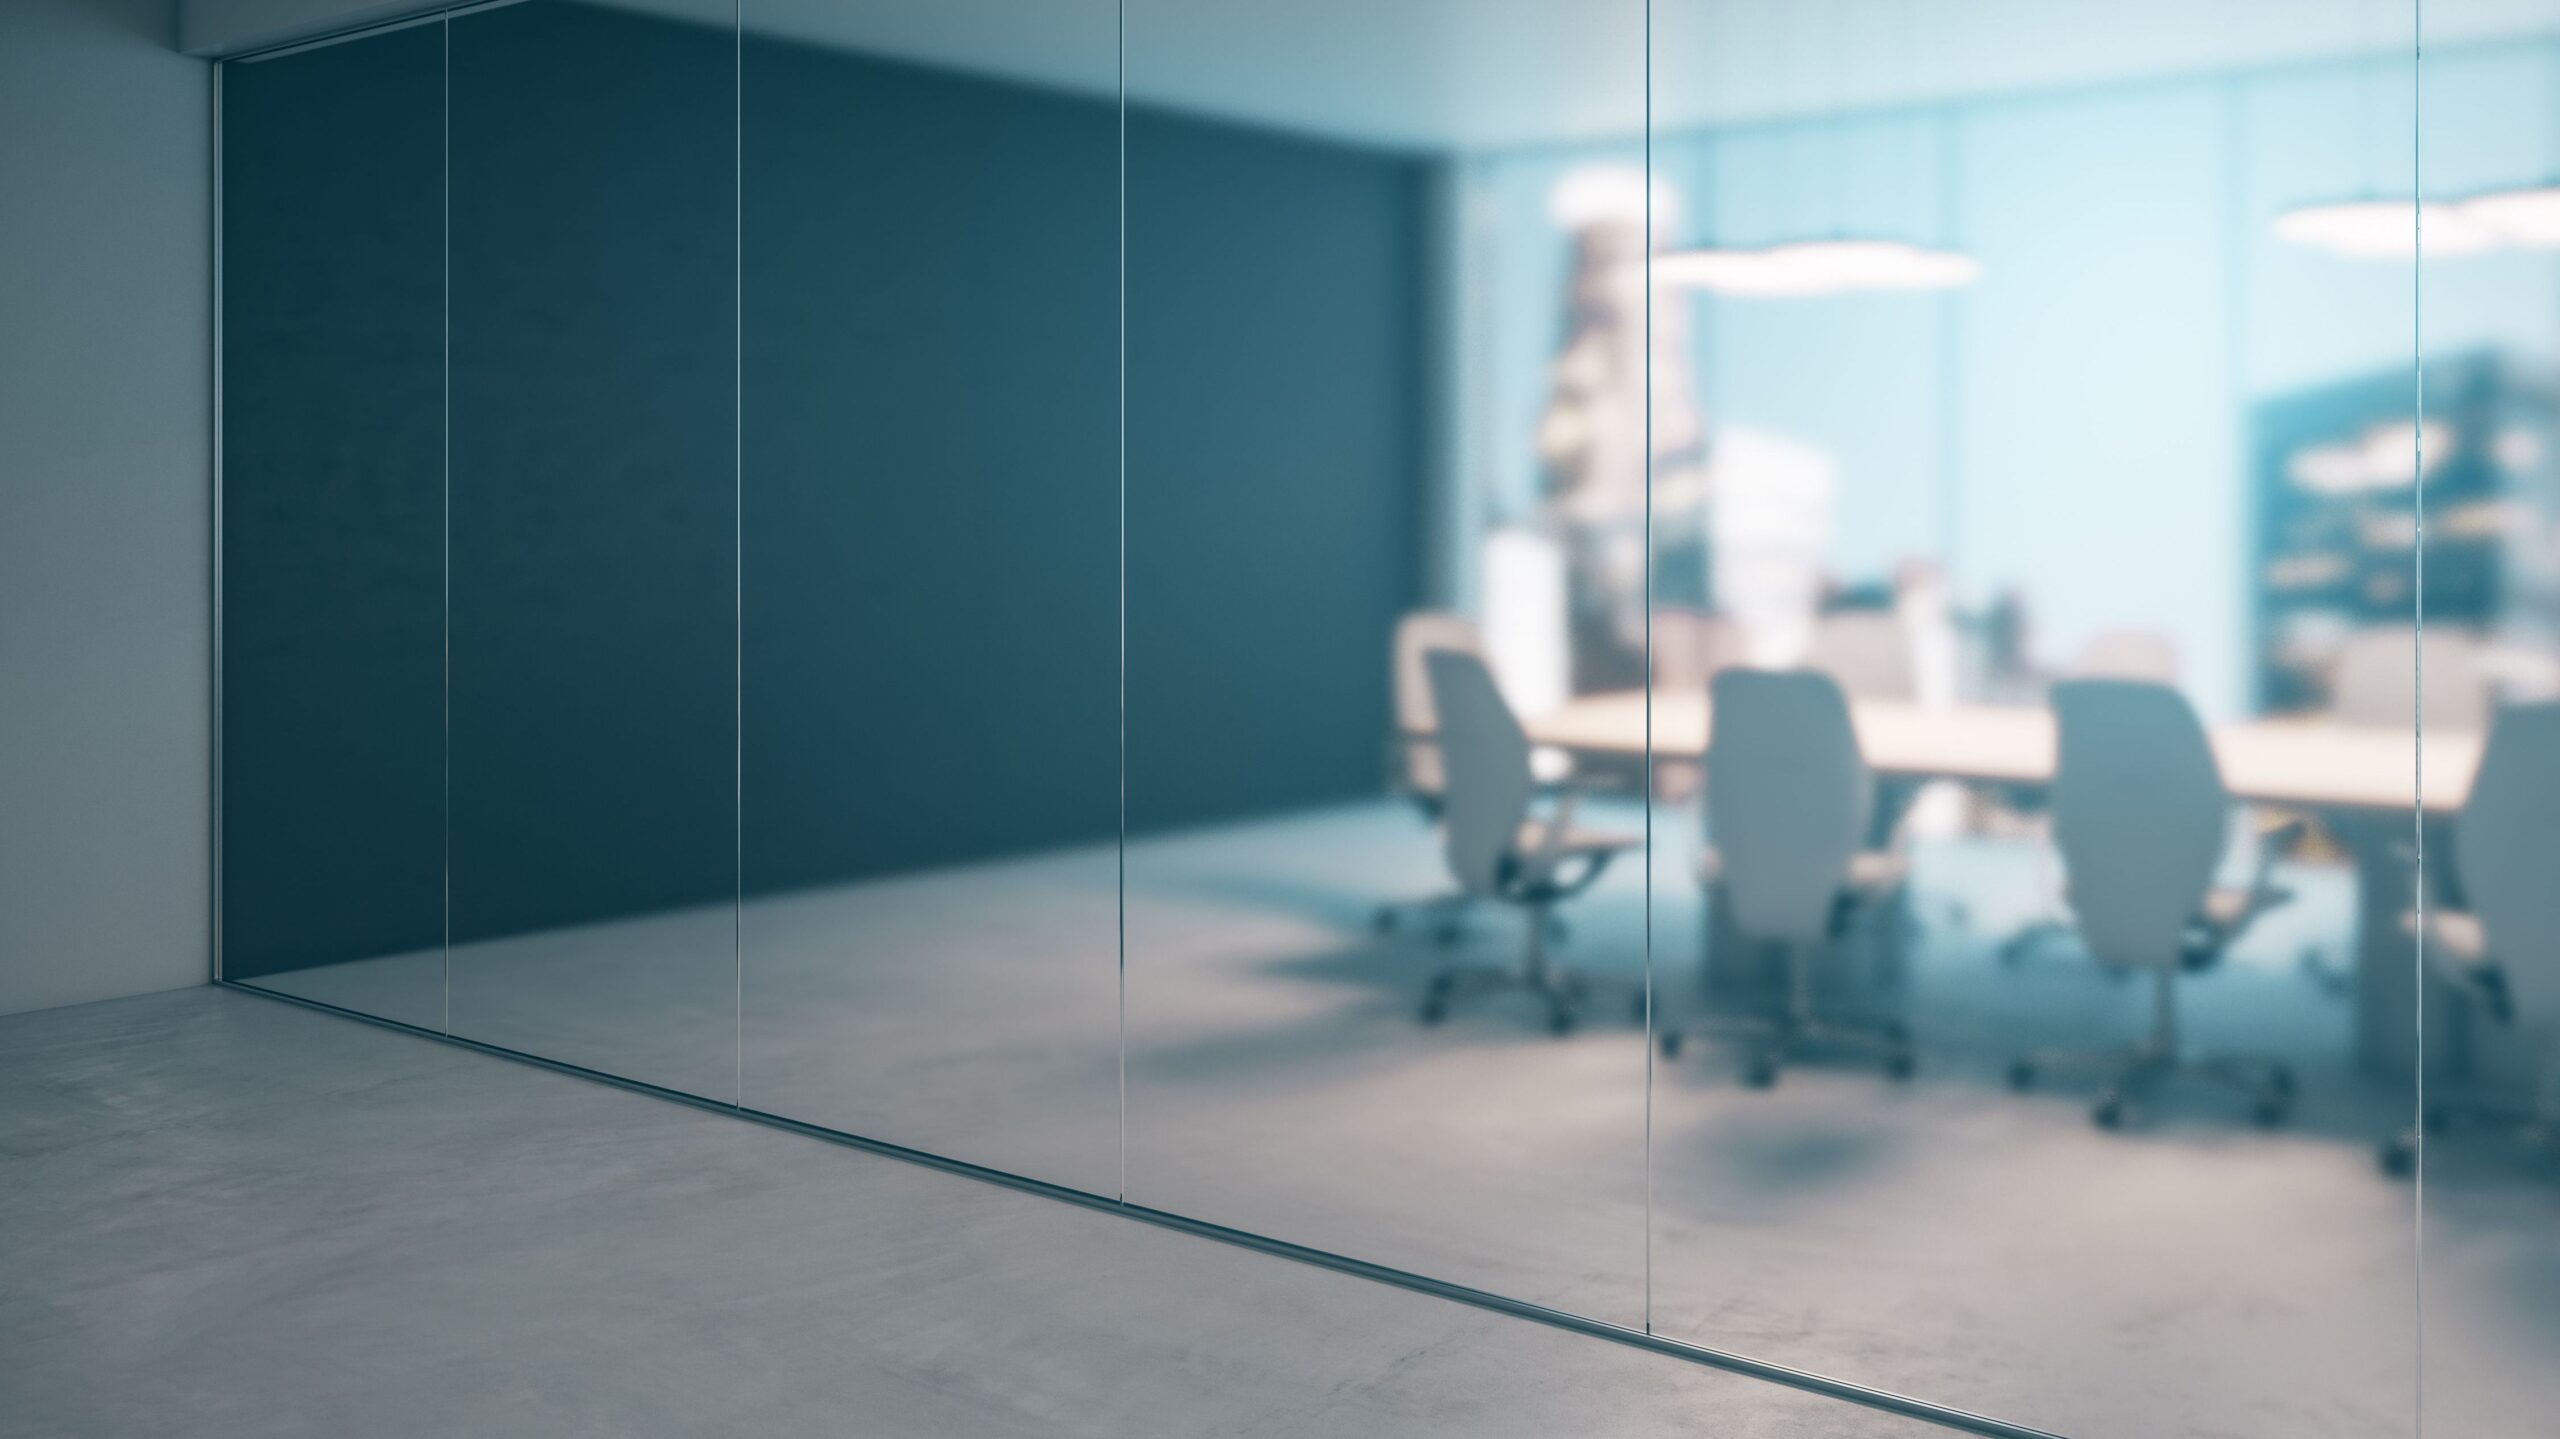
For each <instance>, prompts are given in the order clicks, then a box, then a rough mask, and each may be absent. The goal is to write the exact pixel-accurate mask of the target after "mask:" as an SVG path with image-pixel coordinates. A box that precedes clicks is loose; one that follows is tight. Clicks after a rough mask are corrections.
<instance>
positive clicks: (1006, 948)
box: [219, 0, 2560, 1436]
mask: <svg viewBox="0 0 2560 1439" xmlns="http://www.w3.org/2000/svg"><path fill="white" fill-rule="evenodd" d="M2047 8H2050V7H2047ZM2529 8H2530V7H2516V6H2500V5H2492V4H2489V3H2486V0H2482V3H2454V0H2445V2H2444V3H2441V4H2431V5H2429V6H2428V7H2427V9H2426V15H2425V25H2426V29H2425V33H2424V35H2423V36H2421V35H2420V34H2419V32H2418V30H2417V24H2418V16H2417V13H2416V10H2415V7H2412V6H2409V5H2406V4H2403V3H2397V0H2370V3H2365V4H2360V5H2350V6H2333V7H2302V6H2290V5H2283V4H2275V3H2268V4H2251V5H2245V6H2197V7H2192V13H2189V10H2188V9H2186V8H2181V7H2172V10H2173V11H2175V12H2176V13H2175V14H2166V12H2163V11H2162V10H2161V7H2160V6H2158V5H2156V4H2153V5H2135V4H2131V3H2123V4H2118V3H2112V0H2110V3H2102V4H2092V5H2082V6H2075V7H2069V8H2068V11H2067V13H2065V12H2062V11H2056V12H2055V13H2054V14H2051V15H2048V14H2045V13H2044V11H2043V10H2041V9H2038V8H2037V7H1982V6H1954V5H1939V4H1931V3H1927V0H1894V3H1887V0H1829V3H1821V4H1814V5H1786V4H1774V3H1759V0H1650V3H1648V0H1625V2H1624V3H1618V0H1605V3H1600V4H1592V3H1564V0H1554V3H1548V0H1526V3H1519V4H1508V5H1502V6H1486V7H1477V6H1449V5H1443V4H1436V3H1427V0H1386V3H1379V4H1371V5H1366V6H1360V7H1336V6H1304V5H1277V4H1272V5H1220V6H1206V5H1196V4H1185V3H1177V0H1065V3H1056V4H1046V5H1040V6H1021V5H1014V4H1008V3H1003V0H967V3H958V0H941V3H936V4H931V5H927V4H917V3H907V0H865V3H859V4H852V5H840V6H822V7H811V6H806V5H797V4H790V3H785V0H744V3H740V0H615V3H606V0H518V3H511V4H498V5H485V6H470V7H460V8H456V9H454V10H451V11H449V12H441V13H436V14H431V15H427V16H425V17H422V18H420V19H417V20H412V21H408V22H400V23H394V24H391V25H387V26H384V27H382V28H379V29H376V30H372V31H367V32H362V33H359V34H355V35H352V36H349V37H346V38H343V39H340V40H336V41H332V42H326V43H321V44H317V45H311V46H305V47H299V48H295V49H290V50H284V51H278V52H274V53H271V54H268V55H262V56H254V57H246V58H242V59H239V60H234V61H231V62H227V63H226V64H225V65H224V67H223V70H222V82H221V96H222V104H223V126H222V132H221V133H222V155H221V164H222V196H221V199H222V209H221V215H220V219H221V249H220V258H221V266H222V269H221V281H222V292H223V333H222V336H221V353H222V361H223V367H222V375H223V381H222V392H221V393H222V424H223V429H222V436H223V442H222V445H223V447H222V454H221V457H220V460H221V465H220V474H221V490H222V493H221V515H222V526H221V531H220V533H221V540H220V544H221V554H220V573H221V577H222V604H221V611H220V612H221V616H222V621H221V634H220V636H219V644H220V650H219V652H220V655H221V659H222V664H221V676H220V683H221V691H220V694H221V719H222V731H221V750H220V772H221V795H220V799H221V804H220V826H221V863H220V875H221V880H220V896H219V899H220V911H221V935H220V952H221V966H222V968H221V973H222V977H223V978H225V979H226V980H228V981H229V982H232V983H235V984H239V985H243V986H246V987H251V988H256V989H260V990H264V991H269V992H273V993H277V994H282V995H286V996H290V997H293V998H297V999H302V1000H306V1001H310V1002H316V1003H320V1004H325V1005H330V1006H334V1007H336V1008H338V1009H341V1010H345V1011H349V1012H352V1013H356V1014H360V1015H365V1016H369V1017H372V1018H376V1019H382V1020H387V1021H391V1022H394V1023H398V1024H403V1025H407V1026H410V1027H413V1028H415V1029H418V1030H421V1031H425V1032H429V1033H433V1034H440V1035H449V1036H452V1037H455V1038H458V1039H464V1040H469V1041H472V1042H476V1043H479V1044H483V1045H487V1046H491V1047H494V1048H497V1049H501V1050H505V1051H510V1052H514V1053H519V1054H524V1055H529V1056H533V1057H536V1058H540V1059H544V1060H548V1061H553V1062H557V1063H561V1064H566V1065H570V1066H574V1067H577V1068H580V1069H584V1070H588V1071H593V1072H596V1073H600V1074H604V1075H608V1076H612V1077H615V1078H618V1079H624V1080H631V1081H636V1082H639V1083H642V1084H646V1085H651V1086H655V1087H658V1088H660V1089H663V1090H667V1091H672V1092H675V1093H678V1094H682V1095H686V1096H690V1097H694V1098H699V1099H704V1100H709V1101H713V1102H716V1103H720V1104H724V1105H734V1106H737V1107H738V1108H739V1109H740V1110H741V1111H742V1112H744V1113H747V1114H749V1115H752V1116H759V1117H769V1118H779V1119H784V1120H789V1121H793V1122H796V1123H799V1124H803V1125H808V1126H814V1127H816V1128H818V1129H821V1130H825V1131H829V1132H834V1133H837V1134H841V1135H844V1136H848V1137H851V1138H854V1139H857V1140H859V1141H862V1142H866V1143H870V1144H874V1145H883V1146H892V1147H895V1148H898V1149H902V1150H906V1151H912V1152H917V1153H921V1154H924V1155H929V1156H934V1157H936V1158H938V1159H941V1160H946V1161H956V1162H958V1163H961V1164H964V1165H969V1166H976V1167H978V1168H980V1169H982V1170H985V1171H992V1172H995V1173H997V1174H1000V1175H1004V1176H1016V1177H1019V1178H1021V1179H1025V1180H1030V1181H1036V1182H1038V1183H1039V1184H1042V1185H1045V1186H1051V1187H1052V1191H1051V1192H1055V1193H1060V1194H1062V1195H1065V1196H1067V1197H1081V1198H1083V1199H1084V1200H1086V1201H1087V1202H1092V1203H1096V1204H1101V1205H1105V1206H1114V1207H1124V1208H1126V1209H1127V1210H1128V1211H1129V1212H1131V1213H1133V1214H1136V1215H1139V1216H1142V1217H1149V1218H1157V1219H1170V1220H1172V1221H1174V1222H1177V1223H1183V1224H1189V1225H1195V1226H1198V1225H1205V1226H1211V1227H1215V1228H1217V1229H1220V1230H1224V1231H1228V1232H1230V1233H1231V1234H1233V1235H1236V1236H1238V1237H1243V1238H1247V1239H1248V1240H1249V1241H1250V1242H1256V1243H1266V1244H1269V1245H1272V1246H1275V1247H1280V1248H1284V1249H1287V1250H1288V1251H1289V1252H1293V1253H1297V1254H1300V1255H1301V1256H1302V1257H1309V1258H1315V1259H1318V1260H1320V1261H1324V1262H1337V1263H1341V1262H1348V1263H1350V1264H1352V1265H1354V1266H1355V1267H1360V1268H1362V1269H1363V1270H1364V1272H1369V1273H1371V1274H1373V1275H1378V1276H1381V1277H1386V1278H1390V1279H1401V1280H1404V1281H1406V1282H1413V1283H1418V1284H1422V1285H1424V1286H1426V1287H1436V1288H1438V1289H1439V1290H1440V1291H1441V1292H1444V1293H1450V1294H1454V1295H1457V1296H1458V1297H1469V1296H1473V1297H1476V1298H1478V1299H1480V1300H1483V1301H1485V1302H1491V1303H1495V1304H1498V1305H1504V1306H1514V1307H1525V1308H1526V1309H1527V1310H1529V1311H1531V1312H1534V1313H1537V1314H1542V1315H1544V1316H1545V1317H1547V1318H1549V1319H1550V1320H1552V1321H1554V1322H1559V1323H1564V1324H1567V1325H1569V1326H1579V1327H1583V1328H1585V1329H1586V1330H1589V1331H1591V1332H1599V1333H1604V1334H1616V1335H1618V1336H1620V1337H1632V1338H1637V1339H1639V1340H1640V1341H1641V1342H1647V1343H1651V1344H1654V1345H1656V1346H1657V1347H1660V1348H1664V1349H1667V1350H1670V1351H1673V1352H1676V1353H1686V1354H1688V1355H1689V1356H1690V1357H1692V1358H1701V1359H1705V1360H1707V1361H1708V1362H1724V1363H1741V1364H1744V1365H1745V1366H1747V1367H1750V1368H1753V1369H1754V1370H1755V1371H1757V1372H1762V1373H1765V1374H1769V1375H1771V1376H1773V1377H1777V1378H1780V1379H1791V1380H1792V1381H1793V1382H1798V1383H1804V1384H1808V1385H1811V1386H1812V1387H1816V1388H1819V1389H1824V1390H1826V1391H1828V1392H1834V1393H1840V1394H1844V1395H1847V1396H1849V1397H1852V1398H1860V1399H1863V1400H1864V1401H1865V1402H1869V1403H1872V1404H1878V1405H1882V1406H1883V1407H1886V1408H1895V1409H1899V1410H1901V1411H1902V1412H1904V1413H1907V1414H1912V1415H1914V1416H1916V1417H1922V1418H1931V1417H1934V1418H1938V1419H1942V1420H1952V1421H1957V1422H1960V1423H1962V1424H1965V1425H1968V1426H1970V1427H1973V1428H1975V1429H1977V1430H1979V1431H1981V1432H1997V1433H2028V1432H2044V1433H2060V1434H2075V1435H2078V1434H2113V1433H2144V1434H2148V1433H2188V1432H2193V1433H2211V1432H2242V1433H2251V1434H2285V1435H2296V1434H2298V1435H2314V1434H2316V1435H2321V1436H2330V1435H2387V1434H2398V1433H2403V1432H2409V1431H2411V1430H2412V1428H2413V1427H2414V1425H2415V1424H2416V1422H2417V1421H2418V1419H2419V1418H2420V1417H2421V1410H2422V1408H2423V1418H2424V1419H2425V1421H2426V1423H2427V1425H2428V1429H2429V1432H2433V1433H2449V1434H2483V1435H2486V1434H2507V1433H2515V1432H2523V1431H2526V1430H2529V1429H2530V1428H2531V1427H2532V1422H2533V1418H2534V1417H2535V1416H2538V1415H2540V1414H2542V1413H2544V1412H2546V1411H2547V1410H2548V1409H2549V1408H2550V1406H2551V1404H2552V1402H2553V1400H2554V1398H2555V1397H2560V1396H2555V1395H2554V1394H2553V1392H2552V1390H2551V1388H2550V1379H2549V1374H2550V1366H2549V1364H2548V1362H2547V1361H2548V1357H2549V1356H2550V1355H2551V1353H2553V1352H2554V1349H2553V1346H2554V1339H2555V1335H2556V1334H2560V1311H2555V1308H2554V1305H2553V1302H2552V1299H2551V1292H2550V1291H2551V1285H2550V1284H2549V1283H2547V1282H2544V1281H2546V1280H2547V1279H2548V1277H2549V1274H2550V1271H2551V1268H2552V1263H2553V1251H2552V1246H2551V1241H2550V1240H2549V1238H2548V1236H2550V1235H2552V1234H2554V1233H2560V1227H2555V1226H2554V1225H2553V1224H2552V1223H2551V1222H2550V1221H2551V1219H2552V1218H2553V1215H2554V1207H2555V1205H2560V1197H2555V1190H2554V1188H2553V1187H2552V1185H2551V1184H2550V1174H2549V1166H2548V1162H2547V1161H2548V1155H2547V1153H2545V1152H2542V1151H2539V1150H2537V1149H2536V1148H2535V1146H2534V1145H2533V1144H2532V1143H2529V1142H2519V1141H2518V1140H2517V1138H2516V1134H2515V1129H2516V1125H2515V1123H2514V1121H2515V1120H2517V1119H2518V1118H2520V1117H2524V1118H2529V1117H2530V1111H2532V1110H2533V1109H2534V1108H2535V1104H2536V1100H2537V1096H2539V1100H2540V1103H2541V1104H2542V1105H2543V1106H2544V1107H2545V1109H2546V1110H2547V1108H2548V1106H2549V1105H2550V1104H2552V1103H2553V1102H2555V1101H2554V1100H2553V1099H2552V1095H2551V1079H2550V1075H2549V1073H2548V1072H2547V1071H2548V1065H2547V1064H2546V1063H2545V1061H2544V1057H2543V1056H2544V1053H2545V1049H2544V1041H2543V1038H2542V1036H2543V1034H2544V1032H2545V1028H2546V1025H2547V1021H2546V1020H2545V1018H2544V1016H2545V1015H2546V1014H2548V1013H2549V1003H2550V1002H2549V1000H2548V999H2547V997H2545V996H2542V995H2541V993H2540V990H2541V989H2542V988H2545V987H2548V986H2547V985H2544V984H2543V983H2542V982H2541V980H2540V977H2539V976H2538V973H2537V971H2536V970H2535V968H2534V965H2535V964H2536V963H2538V956H2539V955H2540V953H2541V950H2542V949H2544V948H2547V947H2548V946H2549V944H2550V943H2551V942H2552V940H2551V937H2552V936H2553V935H2554V934H2560V916H2554V915H2551V914H2548V913H2547V912H2546V911H2545V910H2544V909H2542V908H2538V906H2541V905H2543V904H2545V903H2546V901H2545V900H2544V898H2543V895H2542V889H2543V888H2544V887H2543V886H2542V885H2540V884H2539V883H2537V882H2535V880H2534V874H2535V871H2534V869H2533V857H2535V856H2539V855H2541V854H2544V853H2547V852H2548V849H2549V846H2548V845H2547V843H2545V842H2544V841H2543V839H2542V838H2541V832H2542V829H2543V827H2546V826H2548V825H2549V824H2550V823H2551V822H2552V819H2551V817H2552V816H2553V815H2554V814H2560V796H2555V795H2553V794H2552V793H2551V792H2550V788H2549V787H2550V785H2551V784H2552V783H2553V779H2552V776H2554V775H2555V774H2560V760H2554V759H2552V758H2549V757H2548V756H2547V754H2546V747H2547V744H2548V743H2550V742H2560V735H2555V734H2554V733H2552V731H2553V728H2554V727H2553V725H2552V724H2549V723H2546V721H2547V720H2549V719H2550V716H2551V715H2552V713H2553V711H2552V710H2550V709H2549V708H2548V703H2547V702H2548V699H2549V697H2550V696H2551V695H2552V693H2553V692H2554V691H2555V690H2560V680H2555V679H2554V675H2560V660H2555V656H2560V618H2555V614H2553V613H2546V611H2547V610H2550V609H2551V606H2550V604H2549V603H2548V601H2549V600H2550V598H2551V596H2550V594H2548V593H2546V591H2551V590H2552V589H2553V585H2552V584H2551V582H2550V581H2551V577H2552V575H2553V574H2554V573H2555V572H2560V570H2555V563H2560V562H2555V559H2554V556H2555V554H2560V550H2555V548H2554V545H2553V543H2552V535H2553V533H2554V525H2555V521H2554V518H2553V510H2552V505H2551V503H2550V501H2551V499H2552V495H2551V494H2550V493H2549V491H2550V490H2551V484H2550V466H2551V461H2550V459H2549V455H2550V453H2551V450H2552V445H2553V441H2554V436H2553V435H2552V434H2551V433H2550V431H2551V430H2552V428H2553V420H2552V416H2553V415H2554V414H2555V413H2560V402H2555V398H2554V395H2553V392H2552V389H2551V386H2552V384H2553V378H2552V373H2553V369H2552V367H2553V356H2552V354H2551V353H2550V351H2551V349H2552V344H2553V342H2552V331H2551V329H2550V326H2551V324H2552V322H2553V317H2554V315H2555V314H2560V310H2555V309H2554V303H2555V301H2560V296H2555V294H2554V293H2553V292H2552V291H2551V284H2552V282H2553V281H2554V280H2555V279H2560V271H2554V270H2552V269H2551V268H2550V266H2549V264H2548V260H2549V254H2548V251H2549V250H2550V248H2551V247H2552V246H2553V245H2554V244H2555V243H2560V242H2556V241H2555V236H2560V226H2554V225H2552V224H2550V223H2548V220H2549V216H2548V214H2546V211H2552V210H2560V204H2555V202H2554V200H2553V198H2552V197H2553V194H2554V192H2553V191H2552V189H2551V188H2550V187H2551V185H2552V184H2553V181H2554V166H2555V165H2560V149H2555V146H2560V120H2555V117H2560V34H2555V31H2560V14H2551V15H2537V14H2529V13H2525V12H2526V10H2528V9H2529ZM2181 17H2183V18H2181ZM2173 20H2174V21H2176V22H2177V23H2171V21H2173ZM2420 39H2423V40H2424V41H2425V45H2424V47H2423V54H2424V60H2423V63H2421V61H2420V59H2419V55H2420V47H2419V46H2418V44H2417V43H2416V42H2417V41H2419V40H2420ZM2421 379H2423V382H2424V383H2423V389H2422V387H2421V383H2420V382H2421ZM2421 731H2423V735H2422V733H2421ZM2475 771H2477V772H2479V773H2480V774H2481V775H2482V781H2481V783H2480V784H2479V785H2477V786H2475V785H2474V784H2473V774H2474V772H2475ZM2519 856H2522V857H2525V858H2524V860H2522V861H2519V860H2518V858H2517V857H2519ZM2422 1079H2423V1085H2424V1093H2425V1098H2424V1101H2423V1103H2422V1101H2421V1099H2420V1087H2421V1081H2422ZM2422 1120H2425V1121H2428V1122H2424V1123H2422V1122H2421V1121H2422ZM2421 1178H2423V1181H2424V1189H2423V1195H2424V1200H2423V1208H2421V1202H2420V1193H2421V1191H2420V1189H2419V1187H2418V1181H2419V1180H2420V1179H2421ZM2421 1246H2423V1249H2422V1248H2421ZM2422 1253H2423V1257H2424V1259H2425V1262H2426V1269H2425V1272H2426V1277H2427V1283H2426V1285H2425V1286H2424V1289H2425V1299H2424V1302H2423V1305H2421V1303H2420V1302H2419V1299H2418V1290H2419V1286H2418V1284H2417V1279H2418V1276H2419V1267H2420V1259H2421V1254H2422ZM2422 1326H2423V1327H2422ZM2422 1338H2423V1340H2424V1343H2423V1346H2422V1345H2421V1339H2422ZM2422 1348H2423V1355H2424V1359H2423V1370H2422V1365H2421V1358H2420V1355H2421V1350H2422ZM2422 1372H2423V1373H2424V1374H2425V1376H2426V1383H2425V1385H2424V1394H2425V1399H2424V1402H2423V1406H2422V1405H2421V1402H2420V1399H2419V1392H2420V1387H2421V1386H2420V1384H2419V1378H2420V1375H2421V1373H2422ZM1896 1395H1900V1396H1908V1397H1907V1398H1896V1397H1893V1396H1896ZM1959 1411H1961V1412H1959ZM1968 1415H1969V1416H1972V1417H1970V1418H1968V1417H1966V1416H1968Z"/></svg>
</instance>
